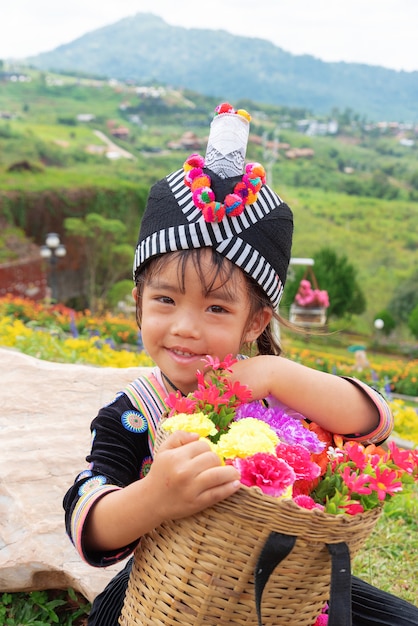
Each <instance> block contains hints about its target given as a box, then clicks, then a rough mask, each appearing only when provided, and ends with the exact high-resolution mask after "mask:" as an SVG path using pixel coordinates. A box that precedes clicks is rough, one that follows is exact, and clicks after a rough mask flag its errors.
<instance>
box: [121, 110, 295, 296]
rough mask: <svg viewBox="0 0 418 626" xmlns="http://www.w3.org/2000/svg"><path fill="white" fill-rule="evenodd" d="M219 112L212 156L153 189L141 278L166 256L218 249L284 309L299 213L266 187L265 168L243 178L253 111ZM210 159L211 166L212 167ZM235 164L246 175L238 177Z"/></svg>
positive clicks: (141, 245)
mask: <svg viewBox="0 0 418 626" xmlns="http://www.w3.org/2000/svg"><path fill="white" fill-rule="evenodd" d="M216 112H217V116H216V117H215V118H214V121H213V122H212V125H211V133H210V136H209V141H208V149H207V152H206V156H207V157H208V155H210V159H208V158H206V159H205V160H204V159H202V157H200V156H199V155H192V156H191V157H189V159H188V160H187V161H186V163H185V165H184V168H183V169H181V170H178V171H176V172H173V173H172V174H169V175H168V176H167V177H166V178H164V179H162V180H160V181H159V182H157V183H156V184H155V185H153V187H152V188H151V191H150V194H149V197H148V201H147V206H146V210H145V214H144V217H143V219H142V223H141V228H140V233H139V239H138V244H137V248H136V251H135V259H134V268H133V269H134V276H135V275H136V274H137V273H138V271H140V270H141V269H142V267H143V266H144V265H145V264H146V263H147V262H148V261H149V260H150V259H151V258H153V257H155V256H158V255H160V254H165V253H167V252H174V251H178V250H187V249H196V248H204V247H212V248H214V249H215V250H217V251H218V252H219V253H220V254H221V255H223V256H224V257H226V258H227V259H229V260H230V261H231V262H232V263H234V264H235V265H237V266H238V267H240V268H241V269H242V270H243V271H244V272H245V273H246V274H248V275H249V276H251V278H253V279H254V280H255V281H256V282H257V283H258V284H259V285H260V287H261V288H262V289H263V291H264V292H265V293H266V295H267V296H268V298H269V300H270V301H271V303H272V305H273V307H277V306H278V304H279V302H280V298H281V295H282V292H283V287H284V283H285V281H286V274H287V268H288V265H289V260H290V252H291V246H292V234H293V217H292V212H291V210H290V208H289V207H288V206H287V204H285V203H284V202H283V201H282V199H281V198H280V197H279V196H278V195H277V194H276V193H275V192H274V191H273V190H272V189H270V187H268V186H267V185H266V184H264V183H265V175H264V168H263V167H262V166H260V164H258V163H252V164H248V165H247V166H246V167H245V173H244V175H242V169H243V167H244V166H243V163H244V157H245V151H246V142H247V139H248V130H247V128H248V127H249V119H250V118H249V115H248V113H247V112H246V111H235V110H234V109H233V108H232V107H231V105H229V104H222V105H219V107H217V109H216ZM237 123H238V124H242V126H243V128H244V129H245V132H243V133H241V132H240V127H239V126H238V132H237V130H236V129H237ZM231 126H233V130H232V134H231V132H230V129H231ZM223 138H225V141H223ZM208 160H209V162H210V169H208V168H206V167H205V165H206V162H207V161H208ZM205 161H206V162H205ZM234 166H235V171H237V168H239V170H240V174H239V175H235V176H231V175H230V174H231V173H234Z"/></svg>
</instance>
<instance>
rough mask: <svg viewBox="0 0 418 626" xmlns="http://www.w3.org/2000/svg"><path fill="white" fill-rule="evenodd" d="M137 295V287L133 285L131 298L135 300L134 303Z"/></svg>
mask: <svg viewBox="0 0 418 626" xmlns="http://www.w3.org/2000/svg"><path fill="white" fill-rule="evenodd" d="M137 295H138V287H136V286H135V287H134V288H133V289H132V297H133V299H134V302H135V303H136V297H137Z"/></svg>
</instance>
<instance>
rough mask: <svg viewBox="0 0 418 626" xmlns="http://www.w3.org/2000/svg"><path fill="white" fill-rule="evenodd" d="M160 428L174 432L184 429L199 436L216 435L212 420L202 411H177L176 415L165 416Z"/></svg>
mask: <svg viewBox="0 0 418 626" xmlns="http://www.w3.org/2000/svg"><path fill="white" fill-rule="evenodd" d="M162 428H163V429H164V430H166V431H167V432H169V433H174V432H175V431H176V430H185V431H186V432H188V433H197V434H198V435H200V436H201V437H209V435H216V433H217V432H218V431H217V430H216V427H215V424H214V423H213V422H212V420H211V419H209V417H206V415H204V414H203V413H192V414H187V413H179V414H178V415H173V416H172V417H169V418H167V420H166V421H165V422H164V423H163V425H162Z"/></svg>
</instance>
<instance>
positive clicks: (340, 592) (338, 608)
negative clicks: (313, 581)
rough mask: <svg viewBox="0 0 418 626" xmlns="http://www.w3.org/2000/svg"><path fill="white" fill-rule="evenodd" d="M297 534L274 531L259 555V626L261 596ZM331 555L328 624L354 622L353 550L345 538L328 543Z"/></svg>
mask: <svg viewBox="0 0 418 626" xmlns="http://www.w3.org/2000/svg"><path fill="white" fill-rule="evenodd" d="M295 543H296V537H295V536H294V535H285V534H283V533H277V532H274V531H273V532H271V533H270V535H269V536H268V537H267V539H266V542H265V543H264V546H263V548H262V550H261V552H260V556H259V557H258V560H257V563H256V567H255V571H254V583H255V604H256V609H257V618H258V626H263V621H262V618H261V600H262V596H263V591H264V587H265V586H266V584H267V581H268V579H269V578H270V576H271V574H272V573H273V571H274V570H275V569H276V567H277V566H278V565H279V563H281V562H282V561H283V559H285V558H286V557H287V556H288V555H289V554H290V552H291V551H292V549H293V547H294V545H295ZM326 546H327V548H328V552H329V553H330V556H331V588H330V598H329V612H328V626H352V611H351V565H350V551H349V549H348V546H347V544H346V543H345V542H341V543H335V544H326Z"/></svg>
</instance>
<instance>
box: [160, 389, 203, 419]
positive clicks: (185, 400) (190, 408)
mask: <svg viewBox="0 0 418 626" xmlns="http://www.w3.org/2000/svg"><path fill="white" fill-rule="evenodd" d="M165 402H166V404H167V406H168V407H170V409H171V411H170V413H171V414H173V413H187V414H188V415H191V414H192V413H194V412H195V410H196V402H195V401H194V400H192V399H191V398H189V397H187V396H182V395H181V393H180V392H179V391H176V392H175V393H170V394H169V395H168V397H167V399H166V401H165Z"/></svg>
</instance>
